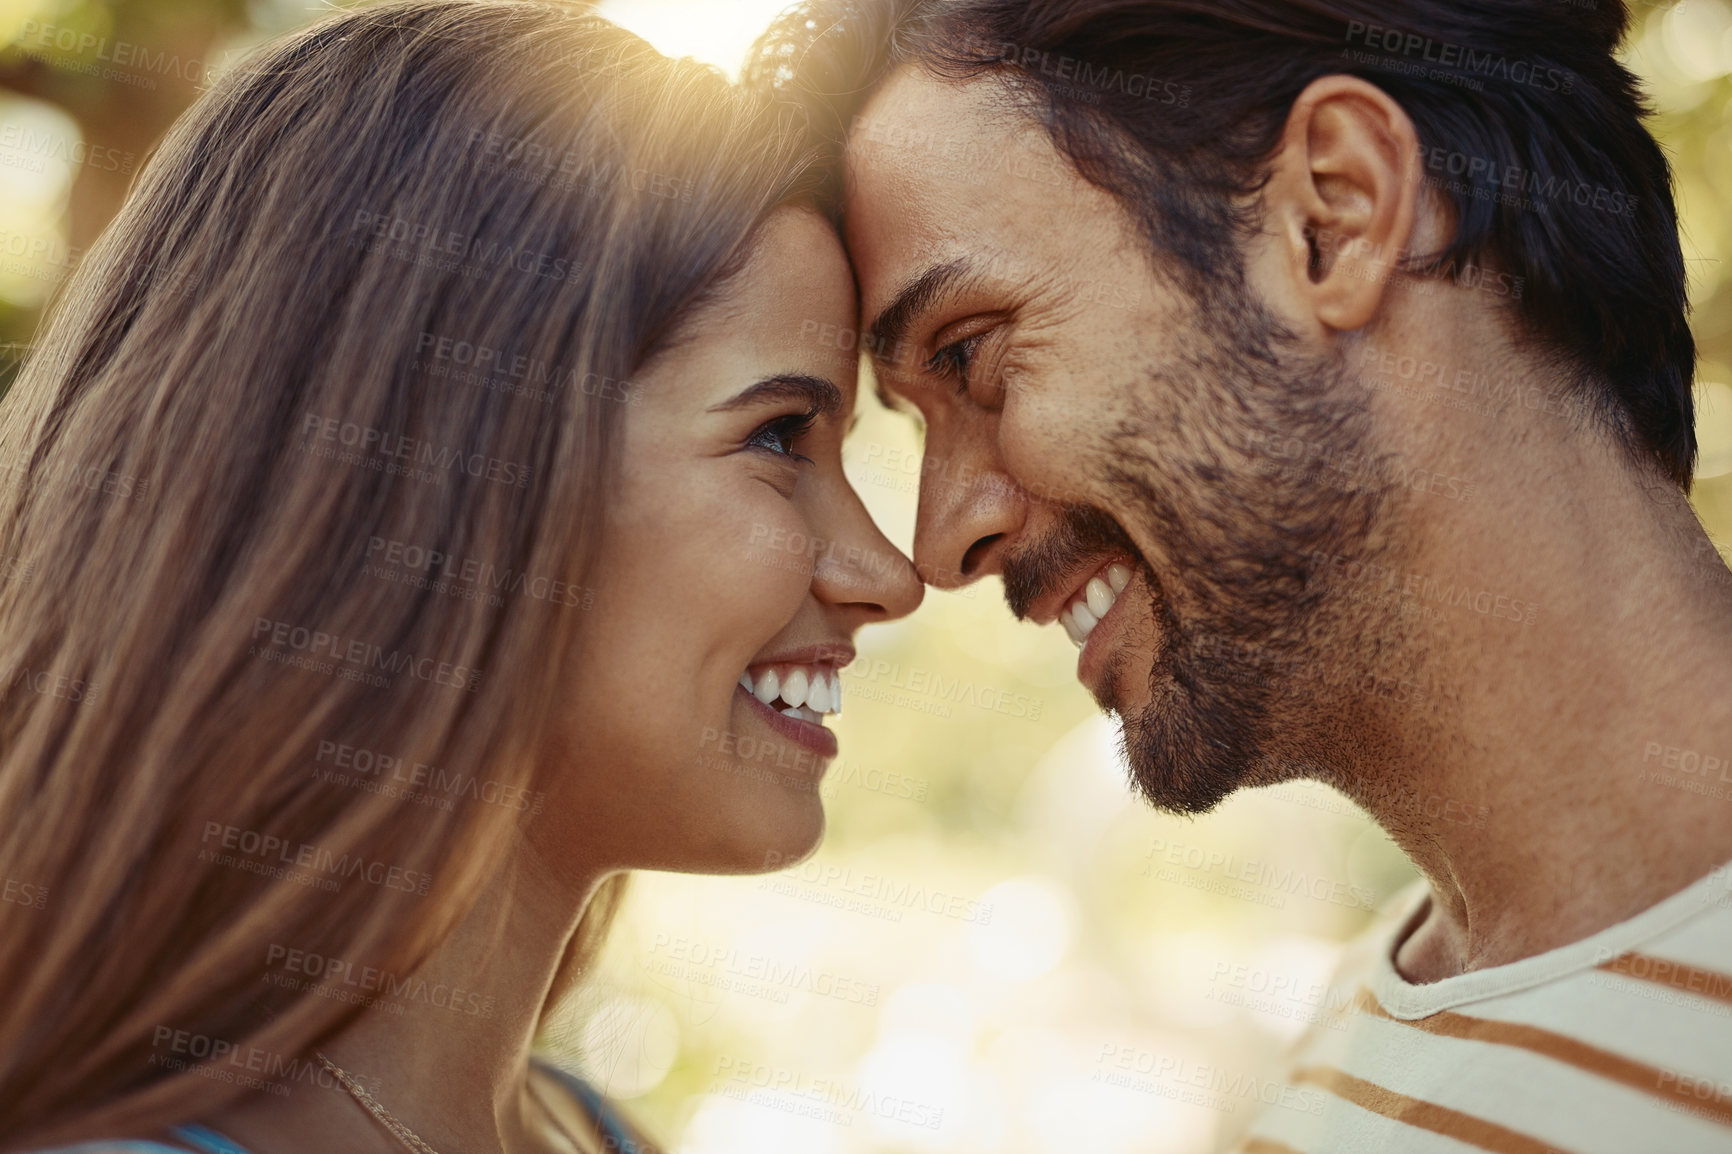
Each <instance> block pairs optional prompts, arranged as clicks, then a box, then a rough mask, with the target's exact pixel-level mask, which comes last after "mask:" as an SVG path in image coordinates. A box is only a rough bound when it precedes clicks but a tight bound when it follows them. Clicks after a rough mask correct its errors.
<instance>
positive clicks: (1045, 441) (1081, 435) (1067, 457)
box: [998, 389, 1100, 504]
mask: <svg viewBox="0 0 1732 1154" xmlns="http://www.w3.org/2000/svg"><path fill="white" fill-rule="evenodd" d="M1087 418H1088V414H1087V413H1086V412H1083V411H1080V409H1079V406H1077V405H1074V404H1068V403H1059V402H1057V401H1056V400H1055V399H1054V398H1053V396H1052V395H1051V394H1050V393H1043V392H1037V391H1036V390H1034V389H1027V390H1024V391H1022V392H1020V393H1018V394H1017V395H1015V396H1007V397H1006V398H1005V406H1004V411H1003V412H1002V413H1001V414H1000V415H999V418H998V447H999V455H1000V456H1001V457H1002V458H1003V461H1004V468H1005V471H1006V472H1007V473H1009V474H1010V476H1011V477H1012V479H1014V480H1015V481H1016V483H1017V484H1018V485H1020V486H1022V488H1023V489H1024V490H1026V491H1027V493H1028V495H1029V496H1030V497H1031V498H1032V499H1033V500H1035V501H1038V502H1046V503H1052V504H1092V503H1096V501H1095V498H1096V496H1097V495H1098V494H1097V492H1096V490H1097V488H1098V479H1097V476H1096V473H1097V469H1098V466H1097V464H1096V462H1095V461H1094V460H1093V456H1092V454H1091V452H1090V449H1089V447H1090V446H1091V445H1092V444H1093V443H1094V440H1095V438H1096V437H1097V436H1098V433H1099V428H1100V426H1098V425H1097V426H1095V427H1094V428H1093V429H1091V428H1090V427H1089V424H1090V423H1089V421H1088V420H1087Z"/></svg>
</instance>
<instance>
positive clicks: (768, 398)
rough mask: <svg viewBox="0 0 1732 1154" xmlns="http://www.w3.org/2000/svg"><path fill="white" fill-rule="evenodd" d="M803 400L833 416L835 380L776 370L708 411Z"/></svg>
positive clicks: (837, 395) (837, 406) (837, 397)
mask: <svg viewBox="0 0 1732 1154" xmlns="http://www.w3.org/2000/svg"><path fill="white" fill-rule="evenodd" d="M790 400H803V401H805V402H806V403H807V404H808V405H810V406H811V407H812V410H813V412H815V413H816V414H817V415H818V416H821V417H833V416H835V415H836V414H837V413H840V412H841V411H842V406H843V404H844V401H843V397H842V390H841V389H839V388H837V387H836V382H835V381H831V380H826V379H825V378H823V377H814V376H811V375H810V374H808V373H777V374H776V375H775V376H773V377H766V378H765V379H764V380H761V381H759V382H758V383H757V384H754V385H748V386H746V388H744V389H742V390H741V391H740V392H738V393H736V394H734V395H733V396H732V397H729V398H728V399H727V400H725V401H722V402H721V403H719V404H714V405H711V406H710V408H709V411H710V412H712V413H727V412H732V411H734V410H735V409H745V408H749V407H751V406H753V405H765V404H771V403H774V402H776V401H790Z"/></svg>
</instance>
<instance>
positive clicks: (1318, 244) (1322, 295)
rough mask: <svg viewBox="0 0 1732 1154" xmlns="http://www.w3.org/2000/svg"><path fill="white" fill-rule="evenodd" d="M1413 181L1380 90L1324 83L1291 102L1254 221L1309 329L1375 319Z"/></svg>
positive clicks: (1413, 137)
mask: <svg viewBox="0 0 1732 1154" xmlns="http://www.w3.org/2000/svg"><path fill="white" fill-rule="evenodd" d="M1420 177H1421V171H1420V156H1419V135H1418V133H1417V132H1415V131H1414V128H1413V121H1412V120H1410V119H1409V118H1408V115H1407V113H1406V111H1405V110H1403V109H1402V107H1401V105H1399V104H1397V103H1396V102H1395V101H1394V100H1392V99H1391V98H1390V97H1389V95H1388V94H1387V93H1385V92H1384V91H1383V90H1382V89H1381V88H1378V87H1377V86H1376V85H1374V84H1369V83H1367V82H1365V81H1363V80H1360V79H1359V78H1358V77H1354V76H1324V77H1321V78H1319V79H1317V80H1314V81H1312V82H1311V84H1309V85H1308V86H1307V87H1306V88H1305V91H1303V92H1301V93H1300V94H1299V98H1298V100H1296V101H1295V102H1294V104H1293V110H1292V111H1291V112H1290V113H1289V114H1288V116H1287V127H1286V130H1285V132H1284V133H1283V134H1282V138H1281V144H1280V147H1279V149H1278V150H1277V152H1276V155H1275V158H1274V163H1273V166H1272V171H1271V173H1270V179H1269V183H1268V184H1267V185H1265V186H1264V190H1263V198H1264V220H1265V225H1266V227H1268V228H1269V229H1270V230H1271V231H1272V232H1274V234H1275V236H1276V238H1277V240H1278V242H1279V244H1280V245H1281V249H1282V252H1283V255H1284V256H1285V258H1286V264H1287V268H1288V271H1289V272H1290V274H1291V277H1290V283H1289V284H1288V286H1287V289H1288V291H1289V292H1291V293H1292V294H1293V298H1294V299H1296V300H1298V301H1301V302H1303V304H1304V305H1305V306H1306V307H1308V308H1309V310H1310V311H1311V313H1312V314H1313V315H1314V317H1315V318H1316V320H1317V321H1318V322H1319V323H1321V324H1322V325H1325V326H1327V327H1328V328H1330V329H1334V330H1337V331H1346V330H1351V329H1358V328H1362V327H1364V326H1365V325H1366V324H1368V323H1369V322H1370V321H1371V318H1372V317H1374V316H1375V315H1376V314H1377V310H1378V308H1379V306H1380V305H1381V304H1382V303H1383V298H1384V295H1385V293H1386V291H1387V284H1388V281H1389V278H1390V275H1391V274H1392V273H1393V272H1394V271H1395V270H1396V269H1397V268H1399V267H1400V266H1401V263H1402V260H1403V258H1404V257H1405V256H1407V255H1408V246H1409V244H1410V243H1411V242H1412V240H1413V230H1414V217H1415V214H1416V211H1417V203H1418V194H1419V182H1420Z"/></svg>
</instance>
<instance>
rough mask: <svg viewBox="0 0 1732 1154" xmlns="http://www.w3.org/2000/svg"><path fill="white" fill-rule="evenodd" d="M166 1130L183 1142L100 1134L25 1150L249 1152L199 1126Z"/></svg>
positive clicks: (67, 1153) (59, 1153)
mask: <svg viewBox="0 0 1732 1154" xmlns="http://www.w3.org/2000/svg"><path fill="white" fill-rule="evenodd" d="M170 1133H171V1134H172V1136H173V1137H174V1138H175V1139H177V1140H178V1141H181V1142H184V1143H186V1145H184V1146H169V1145H166V1144H164V1143H162V1142H147V1141H144V1140H143V1139H138V1138H103V1139H100V1140H98V1141H95V1142H80V1143H78V1144H77V1145H76V1146H50V1147H47V1148H45V1149H42V1150H32V1151H30V1152H29V1154H187V1151H189V1150H196V1151H199V1152H200V1154H249V1151H248V1150H247V1148H246V1147H245V1146H241V1145H238V1144H237V1143H234V1142H231V1141H230V1140H229V1139H227V1138H225V1137H223V1136H222V1135H221V1134H218V1133H217V1132H216V1131H215V1130H210V1129H207V1128H205V1127H203V1126H176V1127H175V1128H174V1129H173V1130H172V1131H171V1132H170Z"/></svg>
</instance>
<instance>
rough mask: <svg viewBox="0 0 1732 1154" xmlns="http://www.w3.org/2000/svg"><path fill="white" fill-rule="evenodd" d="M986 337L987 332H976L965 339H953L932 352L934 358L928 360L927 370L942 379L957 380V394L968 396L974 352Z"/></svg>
mask: <svg viewBox="0 0 1732 1154" xmlns="http://www.w3.org/2000/svg"><path fill="white" fill-rule="evenodd" d="M985 339H986V334H985V333H976V334H975V335H974V336H972V337H968V338H966V339H964V340H960V341H952V342H951V343H950V344H948V345H945V346H944V347H943V348H941V349H939V350H938V351H937V352H935V353H933V354H932V359H931V360H929V361H927V362H926V371H927V372H929V373H931V374H932V375H933V376H935V377H938V378H939V379H941V380H950V381H955V382H956V392H957V395H958V396H967V395H968V374H969V371H970V370H971V369H973V367H974V354H975V353H976V352H977V351H978V350H979V348H980V342H981V341H983V340H985Z"/></svg>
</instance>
